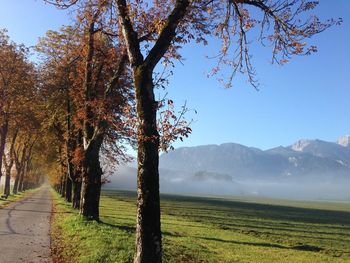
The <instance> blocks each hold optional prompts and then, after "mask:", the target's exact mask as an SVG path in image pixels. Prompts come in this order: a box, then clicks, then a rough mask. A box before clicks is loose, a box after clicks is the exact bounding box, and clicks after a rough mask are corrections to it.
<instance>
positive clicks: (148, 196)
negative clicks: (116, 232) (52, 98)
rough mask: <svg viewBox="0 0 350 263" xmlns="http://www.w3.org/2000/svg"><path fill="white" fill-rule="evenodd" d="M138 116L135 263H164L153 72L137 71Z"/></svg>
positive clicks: (135, 76)
mask: <svg viewBox="0 0 350 263" xmlns="http://www.w3.org/2000/svg"><path fill="white" fill-rule="evenodd" d="M134 83H135V88H136V99H137V116H138V119H139V122H140V126H139V128H138V129H139V130H138V136H137V142H138V152H137V158H138V174H137V193H138V195H137V224H136V255H135V259H134V262H135V263H141V262H142V263H146V262H152V263H158V262H162V239H161V226H160V198H159V172H158V163H159V155H158V148H159V134H158V131H157V122H156V113H157V102H156V101H155V99H154V92H153V80H152V71H151V70H149V69H148V68H144V67H137V68H136V69H134Z"/></svg>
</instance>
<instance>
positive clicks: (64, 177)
mask: <svg viewBox="0 0 350 263" xmlns="http://www.w3.org/2000/svg"><path fill="white" fill-rule="evenodd" d="M66 181H67V174H65V175H64V176H63V177H62V189H61V197H63V198H65V197H66Z"/></svg>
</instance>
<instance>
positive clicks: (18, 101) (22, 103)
mask: <svg viewBox="0 0 350 263" xmlns="http://www.w3.org/2000/svg"><path fill="white" fill-rule="evenodd" d="M35 75H36V73H35V69H34V66H33V64H32V63H30V62H29V60H28V49H27V48H26V47H24V46H23V45H17V44H16V43H14V42H12V41H10V39H9V37H8V36H7V35H6V30H0V95H1V100H0V135H1V139H0V178H1V175H2V174H1V168H2V161H3V160H4V161H5V166H6V167H5V168H6V174H7V175H6V183H5V195H8V194H9V191H10V190H9V184H10V181H9V180H10V174H11V168H12V165H13V162H14V156H13V155H14V146H15V141H16V138H17V134H18V132H19V127H18V124H19V123H20V122H21V121H22V120H23V119H25V118H27V117H28V116H27V115H26V114H28V109H30V108H31V103H32V101H31V98H32V97H33V96H32V95H33V93H34V90H35ZM8 134H12V136H13V137H12V140H8V141H11V143H10V147H9V149H8V155H7V156H6V155H5V150H6V147H5V146H6V141H7V139H8V138H7V137H8Z"/></svg>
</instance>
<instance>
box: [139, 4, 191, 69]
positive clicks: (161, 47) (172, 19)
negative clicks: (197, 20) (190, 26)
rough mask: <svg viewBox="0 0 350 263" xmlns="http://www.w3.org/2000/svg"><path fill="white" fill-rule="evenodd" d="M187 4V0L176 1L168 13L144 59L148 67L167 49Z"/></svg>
mask: <svg viewBox="0 0 350 263" xmlns="http://www.w3.org/2000/svg"><path fill="white" fill-rule="evenodd" d="M189 5H190V1H189V0H177V1H176V4H175V7H174V9H173V11H172V12H171V14H170V15H169V17H168V19H167V21H166V23H165V26H164V27H163V29H162V31H161V32H160V34H159V36H158V40H157V41H156V43H155V44H154V46H153V48H152V49H151V51H150V52H149V54H148V56H147V57H146V59H145V62H146V64H147V65H148V66H149V67H150V68H154V67H155V66H156V65H157V63H158V62H159V60H160V59H161V58H162V57H163V56H164V54H165V53H166V51H167V50H168V48H169V46H170V44H171V41H172V40H173V39H174V37H175V35H176V28H177V26H178V24H179V23H180V21H181V20H182V19H183V17H184V16H185V14H186V10H187V7H188V6H189Z"/></svg>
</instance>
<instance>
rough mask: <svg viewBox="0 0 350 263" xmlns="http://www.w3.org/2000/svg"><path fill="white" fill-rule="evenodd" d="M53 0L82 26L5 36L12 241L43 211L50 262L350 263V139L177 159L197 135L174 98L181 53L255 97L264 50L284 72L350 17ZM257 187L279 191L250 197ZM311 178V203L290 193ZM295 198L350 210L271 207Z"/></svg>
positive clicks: (275, 3) (247, 7) (2, 121)
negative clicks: (29, 42)
mask: <svg viewBox="0 0 350 263" xmlns="http://www.w3.org/2000/svg"><path fill="white" fill-rule="evenodd" d="M40 1H41V0H40ZM42 1H43V2H44V3H45V5H47V6H46V7H47V8H49V7H50V8H52V7H55V8H57V10H59V11H61V12H62V14H63V12H65V11H67V10H68V11H69V12H70V23H69V24H67V25H63V26H61V27H60V28H59V29H57V30H53V29H49V30H47V32H46V34H45V35H42V36H40V37H39V39H38V41H37V43H36V45H35V46H31V47H29V46H26V45H24V44H19V43H16V42H15V41H13V40H12V37H10V35H11V34H10V32H9V31H8V30H7V29H6V28H1V24H0V180H1V182H3V183H2V184H1V190H2V191H3V195H2V196H1V200H0V230H1V231H4V233H7V234H10V235H17V234H19V233H20V231H22V230H14V229H13V224H14V223H13V224H12V223H11V220H14V221H13V222H17V221H15V220H17V219H16V216H15V215H12V213H13V212H14V213H15V212H16V210H17V213H18V212H19V211H22V212H29V214H27V215H26V216H23V226H27V225H32V221H30V220H35V218H34V217H35V216H33V214H30V213H33V212H36V213H37V214H38V222H39V221H40V222H43V225H44V226H45V227H43V228H42V229H43V230H42V231H49V232H40V236H41V235H42V236H43V237H44V238H45V240H46V241H45V242H46V243H45V244H44V245H42V248H43V249H42V251H44V252H43V253H44V254H45V257H48V258H50V259H49V262H51V261H52V262H57V263H59V262H67V263H69V262H72V263H73V262H134V263H160V262H282V260H284V259H288V260H289V261H291V262H314V261H313V260H315V259H317V262H350V251H349V248H348V246H347V244H348V242H349V241H350V233H349V229H350V209H349V202H348V200H349V198H350V197H349V195H348V194H347V193H348V192H346V186H348V185H349V181H350V180H349V172H350V169H349V167H350V146H349V145H350V144H349V141H350V137H349V136H348V135H345V136H343V137H342V138H340V139H339V142H337V143H336V142H326V141H321V140H301V141H298V142H296V143H295V144H293V145H291V146H286V147H282V146H281V147H277V148H273V149H269V150H260V149H257V148H254V147H246V146H244V145H240V144H234V143H227V144H221V145H208V146H197V147H185V148H177V149H175V147H174V145H175V144H176V143H177V142H178V141H180V142H183V141H184V142H186V139H187V138H188V137H189V136H191V134H192V133H193V131H192V128H193V120H191V119H189V118H188V115H189V114H191V113H192V112H195V110H193V109H192V108H190V107H189V106H188V105H187V103H186V102H185V103H184V104H183V105H178V104H176V103H175V101H174V100H173V99H172V98H171V96H170V93H168V90H167V89H168V87H169V85H170V81H171V80H172V79H176V77H177V75H176V71H175V68H176V65H177V63H179V62H180V63H183V62H184V61H185V57H183V53H182V51H183V48H184V47H185V46H186V45H188V44H191V45H193V44H194V45H198V46H201V47H207V46H208V47H215V48H216V49H217V50H216V55H215V56H214V57H213V58H211V59H212V60H215V63H214V66H213V67H210V68H208V70H209V73H208V77H213V78H216V79H217V85H218V86H220V87H224V88H226V89H230V88H231V87H232V85H233V84H234V83H235V81H236V78H237V77H238V76H240V75H242V76H243V77H244V78H245V80H246V83H247V85H248V86H249V87H250V88H252V89H253V90H256V91H259V89H260V82H259V79H258V78H257V73H256V71H255V66H254V60H253V59H252V55H253V53H254V52H253V51H254V46H259V45H261V46H264V47H268V48H267V49H270V53H271V61H272V63H275V64H277V65H285V64H287V63H289V61H291V60H292V59H293V58H294V57H298V56H308V55H317V54H314V53H316V52H317V43H314V41H311V38H313V37H314V36H316V35H319V34H320V35H323V34H325V35H326V34H327V32H328V31H329V30H331V29H332V28H334V27H341V26H342V23H343V19H342V18H338V17H335V18H332V17H329V18H328V19H323V18H319V17H318V16H317V8H318V5H319V3H318V1H307V0H207V1H206V0H205V1H202V0H171V1H168V0H154V1H148V0H130V1H129V0H42ZM315 13H316V15H315ZM18 19H20V18H18ZM213 41H215V43H216V44H215V45H213ZM208 64H209V63H208ZM211 64H212V63H211ZM227 72H228V74H227ZM222 121H225V120H222ZM130 149H132V150H131V151H133V152H135V153H136V155H137V156H136V157H134V156H132V155H130ZM125 165H127V166H125ZM128 165H129V166H128ZM130 166H132V167H130ZM123 169H126V171H127V173H123V172H120V171H123ZM316 174H317V176H319V177H318V179H317V180H320V181H322V183H323V186H324V185H326V186H325V187H326V188H322V187H323V186H322V187H320V188H317V190H316V191H315V192H312V191H313V190H310V189H309V188H307V187H306V182H307V180H310V181H311V182H313V180H316V179H315V178H316V177H315V175H316ZM303 176H304V177H303ZM256 177H259V180H262V179H263V180H264V179H267V178H268V180H269V181H268V182H265V183H267V184H268V183H270V182H274V183H277V185H276V186H275V187H277V188H280V189H279V193H281V195H278V194H273V193H272V192H273V191H272V190H271V188H269V187H267V188H265V189H263V188H261V187H260V188H256V187H253V186H251V185H248V183H247V182H249V180H253V179H254V180H255V179H256ZM125 178H126V179H125ZM130 178H131V180H132V183H131V184H130V182H129V181H128V180H129V179H130ZM299 178H301V179H300V181H299V183H300V184H304V187H305V189H304V191H305V192H307V193H308V194H309V195H303V194H302V192H300V191H299V192H294V193H292V192H291V191H292V190H291V189H292V188H294V189H295V188H298V184H296V185H295V186H293V187H291V185H292V184H293V183H294V182H295V181H292V180H299ZM124 179H125V180H126V181H127V183H126V185H125V186H123V180H124ZM118 180H119V181H118ZM247 180H248V181H247ZM254 180H253V181H254ZM110 181H111V182H112V183H110ZM328 181H329V182H332V184H328V185H327V184H326V183H325V182H328ZM280 182H282V183H283V184H284V185H285V186H288V187H289V188H288V187H287V188H283V187H284V186H283V187H282V184H278V183H280ZM313 183H314V182H313ZM127 184H130V185H132V187H128V186H129V185H127ZM315 185H316V183H315ZM103 186H106V187H105V188H104V187H103ZM112 186H113V188H114V189H113V190H111V189H108V187H112ZM201 186H202V187H203V188H202V189H204V188H205V187H207V189H213V188H214V189H215V191H212V192H210V191H201ZM208 186H209V188H208ZM230 187H232V189H234V191H233V192H230V191H229V190H228V191H226V190H227V189H229V188H230ZM327 187H328V189H331V190H332V191H328V190H327ZM126 188H133V191H121V190H120V189H124V190H125V189H126ZM50 189H51V190H50ZM116 189H118V190H116ZM176 189H180V190H178V191H176ZM257 189H258V190H257ZM135 190H136V191H135ZM299 190H300V189H299ZM320 190H322V191H323V190H325V192H322V194H320V193H318V191H320ZM284 191H286V193H284ZM327 191H328V192H327ZM135 192H136V194H135ZM160 192H162V194H160ZM164 192H168V193H171V192H178V193H179V192H180V193H182V194H183V193H192V194H193V193H197V194H198V193H201V194H216V195H220V194H221V195H225V194H228V195H231V197H227V198H226V197H225V198H219V197H208V196H207V197H204V196H203V197H199V196H197V197H196V196H185V195H178V196H176V195H171V194H163V193H164ZM237 193H238V194H242V195H244V196H249V197H247V199H244V198H243V199H241V197H233V196H232V195H234V196H236V195H237ZM268 193H270V195H269V194H268ZM283 194H284V195H283ZM295 195H297V196H299V199H324V200H332V201H334V200H341V201H342V202H336V201H335V202H319V201H317V202H311V201H310V202H309V201H291V200H289V201H288V200H282V199H270V198H269V197H274V198H276V197H278V198H291V197H293V196H295ZM258 197H266V198H258ZM304 197H305V198H304ZM315 197H316V198H315ZM20 206H23V208H22V209H20V208H18V209H16V207H20ZM36 206H37V209H38V210H35V209H36V208H35V207H36ZM1 210H2V211H1ZM6 211H9V212H8V213H6ZM10 211H11V212H10ZM39 214H40V217H39ZM18 216H19V219H18V220H22V219H21V217H20V216H21V215H20V214H18ZM1 222H3V223H1ZM9 222H10V223H9ZM16 224H17V226H15V227H19V224H18V223H16ZM33 225H35V224H33ZM27 230H29V231H30V228H28V227H26V230H25V231H27ZM6 231H7V232H6ZM22 234H23V235H27V236H31V235H32V236H33V238H34V239H35V234H36V233H34V234H33V233H32V234H28V233H27V232H23V233H22ZM37 236H39V233H38V235H37ZM1 238H2V237H0V244H1V243H3V244H5V243H4V242H3V240H2V239H1ZM13 240H15V239H13ZM38 240H39V238H36V241H38ZM43 240H44V239H43ZM48 240H49V241H48ZM42 242H44V241H42ZM28 244H29V242H27V245H28ZM38 246H40V243H38ZM0 248H1V245H0ZM44 248H45V249H44ZM19 250H22V249H21V248H19ZM31 250H32V251H34V252H35V253H39V252H37V250H36V249H32V248H31ZM11 251H12V252H13V253H14V254H12V255H11V258H14V257H15V256H16V255H15V248H12V250H10V252H11ZM23 251H24V252H25V249H23ZM38 251H40V250H39V249H38ZM12 252H11V253H12ZM28 253H29V251H28ZM48 254H50V255H48ZM5 257H6V256H5ZM21 257H22V256H21ZM40 258H41V255H40V254H39V255H38V256H37V258H36V259H35V260H34V259H30V258H27V259H23V258H21V259H15V260H13V259H10V257H8V258H5V260H7V261H5V262H26V261H25V260H27V261H28V262H46V261H43V260H46V259H44V258H41V259H40ZM20 260H22V261H20ZM0 261H1V260H0Z"/></svg>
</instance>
